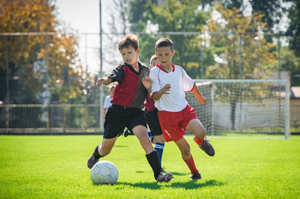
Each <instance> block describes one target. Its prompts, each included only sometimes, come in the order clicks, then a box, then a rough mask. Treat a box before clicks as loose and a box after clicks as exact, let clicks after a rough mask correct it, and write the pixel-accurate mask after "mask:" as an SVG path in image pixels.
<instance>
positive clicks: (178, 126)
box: [158, 105, 198, 142]
mask: <svg viewBox="0 0 300 199" xmlns="http://www.w3.org/2000/svg"><path fill="white" fill-rule="evenodd" d="M158 118H159V123H160V126H161V128H162V131H163V134H164V138H165V140H166V142H170V141H174V142H176V141H178V140H180V139H181V138H182V137H183V135H184V134H185V131H184V130H183V129H185V128H186V127H187V125H188V124H189V122H190V121H191V120H192V119H198V118H197V116H196V113H195V109H193V108H192V107H190V105H187V106H186V107H185V108H184V109H183V110H182V111H180V112H169V111H158Z"/></svg>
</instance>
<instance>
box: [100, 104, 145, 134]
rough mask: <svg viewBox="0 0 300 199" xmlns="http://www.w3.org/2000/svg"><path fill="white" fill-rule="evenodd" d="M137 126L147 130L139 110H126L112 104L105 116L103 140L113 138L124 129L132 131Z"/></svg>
mask: <svg viewBox="0 0 300 199" xmlns="http://www.w3.org/2000/svg"><path fill="white" fill-rule="evenodd" d="M138 125H143V126H145V127H146V128H147V125H146V121H145V117H144V112H143V111H142V110H141V109H138V108H126V107H123V106H119V105H116V104H112V105H111V106H110V107H109V108H108V110H107V114H106V116H105V122H104V136H103V138H105V139H110V138H114V137H116V136H118V135H119V134H122V133H123V131H124V129H125V127H127V128H128V129H129V130H130V131H132V129H133V128H134V127H136V126H138Z"/></svg>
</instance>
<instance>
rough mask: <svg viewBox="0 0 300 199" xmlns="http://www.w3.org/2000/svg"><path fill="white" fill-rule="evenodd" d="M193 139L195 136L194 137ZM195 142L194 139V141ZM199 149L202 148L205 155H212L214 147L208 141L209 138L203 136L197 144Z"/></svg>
mask: <svg viewBox="0 0 300 199" xmlns="http://www.w3.org/2000/svg"><path fill="white" fill-rule="evenodd" d="M194 141H195V137H194ZM195 142H196V141H195ZM198 146H199V148H200V149H202V150H203V151H204V152H205V153H206V154H207V155H209V156H214V155H215V149H214V147H213V146H212V145H211V144H210V143H209V140H208V139H207V138H206V137H205V138H204V139H203V144H202V145H198Z"/></svg>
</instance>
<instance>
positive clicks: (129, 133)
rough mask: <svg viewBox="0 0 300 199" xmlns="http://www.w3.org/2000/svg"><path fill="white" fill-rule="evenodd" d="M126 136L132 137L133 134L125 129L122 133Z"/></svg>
mask: <svg viewBox="0 0 300 199" xmlns="http://www.w3.org/2000/svg"><path fill="white" fill-rule="evenodd" d="M128 135H133V133H132V132H131V131H129V130H128V129H126V130H125V132H124V137H127V136H128Z"/></svg>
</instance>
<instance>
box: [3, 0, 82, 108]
mask: <svg viewBox="0 0 300 199" xmlns="http://www.w3.org/2000/svg"><path fill="white" fill-rule="evenodd" d="M0 8H1V12H0V21H1V23H0V33H16V32H20V33H30V32H35V33H40V32H57V34H55V35H49V36H48V41H47V36H46V35H39V34H37V35H23V36H6V38H7V48H8V51H6V49H5V36H1V37H0V49H1V51H0V60H1V61H0V74H1V86H2V87H1V89H0V90H1V91H0V101H5V97H6V94H7V90H6V86H3V85H6V76H5V74H6V56H5V53H6V52H8V56H7V57H8V74H9V85H10V87H9V90H10V103H22V104H28V103H45V100H49V97H47V94H45V92H46V91H47V88H48V90H49V91H50V92H51V97H52V99H51V100H52V101H59V102H67V101H68V100H69V98H71V99H75V98H77V97H78V96H81V95H82V88H83V84H82V83H83V82H82V81H83V80H82V76H84V75H85V74H84V72H83V70H82V67H81V64H80V60H79V59H78V56H77V55H78V53H77V47H78V44H77V38H76V37H75V36H74V35H71V34H66V31H67V28H63V29H60V24H59V22H58V21H57V20H56V18H55V13H56V8H55V6H54V1H51V0H49V1H45V0H17V1H7V0H0ZM68 31H73V30H70V29H68ZM47 44H48V46H47ZM47 49H48V50H47ZM47 51H48V55H49V56H48V55H47ZM48 63H49V66H47V64H48ZM65 66H66V67H68V68H69V70H68V71H69V72H68V73H69V74H68V75H69V77H70V84H65V85H63V84H62V83H63V75H64V72H63V71H64V67H65ZM48 74H49V75H48ZM48 77H49V78H48ZM15 79H18V81H17V80H15ZM69 86H70V88H69ZM42 95H44V96H42ZM45 95H46V97H45ZM46 98H48V99H46Z"/></svg>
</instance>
